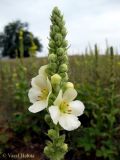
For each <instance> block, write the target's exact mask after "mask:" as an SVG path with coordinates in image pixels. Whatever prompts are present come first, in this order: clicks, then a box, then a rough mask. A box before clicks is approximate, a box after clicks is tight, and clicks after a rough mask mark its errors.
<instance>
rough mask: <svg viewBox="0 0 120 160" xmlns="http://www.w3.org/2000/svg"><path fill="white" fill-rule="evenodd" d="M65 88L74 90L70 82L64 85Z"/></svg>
mask: <svg viewBox="0 0 120 160" xmlns="http://www.w3.org/2000/svg"><path fill="white" fill-rule="evenodd" d="M65 87H66V88H74V84H73V83H71V82H67V83H66V85H65Z"/></svg>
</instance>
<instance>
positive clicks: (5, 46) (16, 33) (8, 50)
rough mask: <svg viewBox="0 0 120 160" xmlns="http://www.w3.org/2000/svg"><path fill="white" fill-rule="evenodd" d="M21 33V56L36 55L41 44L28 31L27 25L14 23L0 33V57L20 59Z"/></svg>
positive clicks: (19, 22) (18, 22)
mask: <svg viewBox="0 0 120 160" xmlns="http://www.w3.org/2000/svg"><path fill="white" fill-rule="evenodd" d="M21 31H22V45H23V53H22V54H23V56H24V57H29V56H30V55H31V54H34V55H35V54H36V51H39V52H40V51H41V50H42V44H41V42H40V41H39V39H38V38H37V37H35V36H34V35H33V33H31V32H29V31H28V23H22V22H21V21H19V20H18V21H14V22H12V23H9V24H7V25H6V26H5V27H4V31H3V32H2V33H0V48H1V50H2V56H3V57H5V56H9V57H10V58H15V57H20V36H21V35H20V32H21Z"/></svg>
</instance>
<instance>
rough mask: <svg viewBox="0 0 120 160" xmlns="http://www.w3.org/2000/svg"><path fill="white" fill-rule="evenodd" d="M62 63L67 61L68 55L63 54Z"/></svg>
mask: <svg viewBox="0 0 120 160" xmlns="http://www.w3.org/2000/svg"><path fill="white" fill-rule="evenodd" d="M62 63H68V56H67V55H64V56H63V57H62Z"/></svg>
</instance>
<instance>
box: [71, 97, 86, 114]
mask: <svg viewBox="0 0 120 160" xmlns="http://www.w3.org/2000/svg"><path fill="white" fill-rule="evenodd" d="M69 105H70V108H71V110H72V114H74V115H75V116H80V115H82V114H83V111H84V109H85V106H84V104H83V103H82V102H81V101H78V100H76V101H72V102H70V103H69Z"/></svg>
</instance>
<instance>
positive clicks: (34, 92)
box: [28, 87, 41, 103]
mask: <svg viewBox="0 0 120 160" xmlns="http://www.w3.org/2000/svg"><path fill="white" fill-rule="evenodd" d="M40 94H41V92H40V89H38V88H35V87H32V88H31V89H30V90H29V92H28V97H29V99H30V102H31V103H35V102H36V101H37V100H38V96H40Z"/></svg>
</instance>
